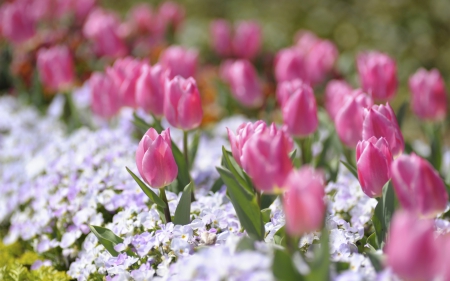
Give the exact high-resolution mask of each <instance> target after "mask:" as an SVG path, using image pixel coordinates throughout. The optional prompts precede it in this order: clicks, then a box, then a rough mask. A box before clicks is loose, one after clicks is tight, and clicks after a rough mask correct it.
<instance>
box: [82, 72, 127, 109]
mask: <svg viewBox="0 0 450 281" xmlns="http://www.w3.org/2000/svg"><path fill="white" fill-rule="evenodd" d="M89 87H90V89H91V106H92V111H93V112H94V114H96V115H98V116H101V117H103V118H111V117H112V116H114V115H116V113H117V112H118V111H119V109H120V100H119V92H118V89H117V87H116V84H115V83H114V81H113V80H112V79H111V77H110V76H108V75H105V74H103V73H100V72H96V73H94V74H92V76H91V78H90V79H89Z"/></svg>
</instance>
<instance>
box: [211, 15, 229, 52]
mask: <svg viewBox="0 0 450 281" xmlns="http://www.w3.org/2000/svg"><path fill="white" fill-rule="evenodd" d="M210 33H211V38H212V45H213V48H214V50H215V52H216V53H217V54H218V55H220V56H224V57H226V56H230V55H231V52H232V49H231V27H230V25H229V24H228V22H227V21H226V20H221V19H220V20H215V21H213V22H212V23H211V27H210Z"/></svg>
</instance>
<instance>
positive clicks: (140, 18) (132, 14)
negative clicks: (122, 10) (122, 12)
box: [127, 3, 155, 32]
mask: <svg viewBox="0 0 450 281" xmlns="http://www.w3.org/2000/svg"><path fill="white" fill-rule="evenodd" d="M127 18H128V23H129V24H130V25H131V29H133V30H134V29H136V30H137V31H139V32H151V31H152V29H153V22H154V21H155V18H154V16H153V12H152V8H151V7H150V5H149V4H147V3H140V4H137V5H135V6H133V7H132V8H131V10H130V11H129V13H128V17H127Z"/></svg>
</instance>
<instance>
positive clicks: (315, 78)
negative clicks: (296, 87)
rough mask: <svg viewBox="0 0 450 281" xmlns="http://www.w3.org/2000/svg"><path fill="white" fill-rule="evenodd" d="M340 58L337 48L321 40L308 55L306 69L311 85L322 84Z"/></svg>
mask: <svg viewBox="0 0 450 281" xmlns="http://www.w3.org/2000/svg"><path fill="white" fill-rule="evenodd" d="M337 57H338V50H337V48H336V46H335V45H334V44H333V43H331V42H330V41H328V40H320V41H319V42H318V43H317V44H315V45H314V46H313V48H312V49H311V50H310V51H309V52H308V53H307V55H306V60H305V68H306V69H307V70H308V71H307V74H308V81H309V83H310V84H311V85H316V84H319V83H321V82H322V81H323V80H324V79H325V78H326V76H327V75H328V74H329V73H330V72H331V70H332V69H333V66H334V64H335V62H336V60H337Z"/></svg>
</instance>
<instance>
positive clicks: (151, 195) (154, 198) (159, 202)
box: [125, 167, 166, 208]
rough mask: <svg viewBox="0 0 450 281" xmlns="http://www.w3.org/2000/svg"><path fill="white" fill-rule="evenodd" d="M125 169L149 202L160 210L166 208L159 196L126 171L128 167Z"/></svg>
mask: <svg viewBox="0 0 450 281" xmlns="http://www.w3.org/2000/svg"><path fill="white" fill-rule="evenodd" d="M125 168H126V169H127V171H128V173H129V174H130V175H131V176H132V177H133V179H134V180H135V181H136V183H137V184H138V185H139V187H140V188H141V189H142V191H144V193H145V194H146V195H147V196H148V198H149V199H150V201H152V202H153V203H155V204H156V205H158V206H159V207H161V208H165V207H166V204H165V203H164V201H163V200H162V199H161V198H159V196H158V195H156V193H155V192H153V191H152V190H151V189H150V188H149V187H148V186H147V185H146V184H145V183H144V182H143V181H141V179H140V178H138V177H137V176H136V175H135V174H134V173H133V172H132V171H131V170H130V169H128V167H125Z"/></svg>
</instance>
